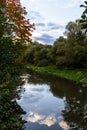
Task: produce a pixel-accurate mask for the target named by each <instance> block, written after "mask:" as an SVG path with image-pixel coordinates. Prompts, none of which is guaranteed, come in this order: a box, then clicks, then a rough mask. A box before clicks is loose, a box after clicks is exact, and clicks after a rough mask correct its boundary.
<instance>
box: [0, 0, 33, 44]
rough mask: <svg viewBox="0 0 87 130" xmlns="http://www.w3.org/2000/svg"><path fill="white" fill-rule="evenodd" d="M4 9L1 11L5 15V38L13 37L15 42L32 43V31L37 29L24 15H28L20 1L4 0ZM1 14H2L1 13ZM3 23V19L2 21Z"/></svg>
mask: <svg viewBox="0 0 87 130" xmlns="http://www.w3.org/2000/svg"><path fill="white" fill-rule="evenodd" d="M3 1H4V2H3V4H1V5H3V7H2V6H0V11H2V13H3V18H4V19H5V20H4V26H5V30H6V31H4V34H3V36H4V37H6V36H11V37H12V39H13V40H14V42H16V41H19V42H21V43H25V42H29V43H30V42H31V36H32V31H33V29H34V28H35V27H34V24H31V23H30V21H29V19H26V18H25V17H24V15H25V14H26V13H27V12H26V10H25V8H23V7H22V6H21V3H20V0H7V1H6V0H3ZM0 14H1V13H0ZM2 23H3V19H2Z"/></svg>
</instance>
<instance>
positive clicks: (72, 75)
mask: <svg viewBox="0 0 87 130" xmlns="http://www.w3.org/2000/svg"><path fill="white" fill-rule="evenodd" d="M27 68H29V69H32V70H35V71H38V72H41V73H50V74H53V75H56V76H59V77H62V78H65V79H68V80H72V81H75V82H76V83H81V84H82V86H84V87H86V86H87V71H86V70H70V69H58V68H56V67H55V66H45V67H38V66H34V65H27Z"/></svg>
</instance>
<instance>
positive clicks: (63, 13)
mask: <svg viewBox="0 0 87 130" xmlns="http://www.w3.org/2000/svg"><path fill="white" fill-rule="evenodd" d="M83 3H84V0H21V4H22V6H23V7H26V11H27V12H28V14H27V16H26V18H27V19H30V22H31V23H35V27H36V30H34V31H33V33H32V39H33V41H38V42H40V43H43V44H53V43H54V41H55V40H56V39H58V37H59V36H63V33H64V31H65V26H66V25H67V24H68V22H70V21H75V20H76V19H79V18H80V17H81V14H82V12H83V10H84V9H83V8H81V7H80V5H81V4H83Z"/></svg>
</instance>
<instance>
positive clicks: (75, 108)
mask: <svg viewBox="0 0 87 130" xmlns="http://www.w3.org/2000/svg"><path fill="white" fill-rule="evenodd" d="M84 100H85V99H84ZM62 115H63V116H64V120H65V121H66V122H67V123H68V124H69V125H70V126H71V127H74V128H75V127H76V128H77V129H79V128H82V129H83V130H85V129H87V100H86V102H83V100H81V99H80V98H77V97H73V98H67V99H66V100H65V110H64V111H62Z"/></svg>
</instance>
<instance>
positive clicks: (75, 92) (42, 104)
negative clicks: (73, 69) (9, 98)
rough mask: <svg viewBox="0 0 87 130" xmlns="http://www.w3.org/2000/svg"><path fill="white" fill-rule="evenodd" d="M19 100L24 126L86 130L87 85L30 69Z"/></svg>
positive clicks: (30, 129)
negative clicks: (86, 86)
mask: <svg viewBox="0 0 87 130" xmlns="http://www.w3.org/2000/svg"><path fill="white" fill-rule="evenodd" d="M22 80H23V84H22V85H20V86H18V87H17V90H19V89H21V90H22V91H21V93H20V98H19V99H16V101H17V103H18V105H19V106H21V108H22V109H23V110H24V111H25V112H26V114H22V115H21V116H22V119H23V120H25V121H26V123H25V124H24V130H87V89H86V88H82V87H81V86H80V85H76V84H75V83H73V82H71V81H68V80H65V79H61V78H58V77H56V76H52V75H46V74H45V75H44V74H39V73H36V72H33V71H29V72H27V73H26V74H24V75H23V76H22Z"/></svg>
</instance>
